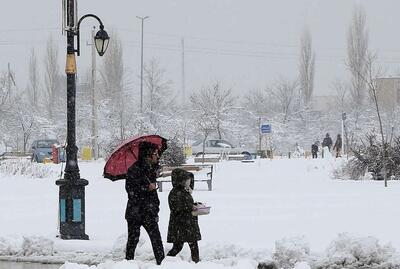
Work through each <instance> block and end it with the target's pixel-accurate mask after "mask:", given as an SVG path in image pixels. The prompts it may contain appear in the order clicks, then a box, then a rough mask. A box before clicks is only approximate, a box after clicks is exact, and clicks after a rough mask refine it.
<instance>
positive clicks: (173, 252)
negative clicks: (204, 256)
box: [167, 241, 200, 263]
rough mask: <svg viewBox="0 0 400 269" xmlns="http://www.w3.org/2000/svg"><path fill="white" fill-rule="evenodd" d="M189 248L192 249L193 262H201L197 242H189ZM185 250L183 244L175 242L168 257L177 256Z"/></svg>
mask: <svg viewBox="0 0 400 269" xmlns="http://www.w3.org/2000/svg"><path fill="white" fill-rule="evenodd" d="M188 244H189V248H190V253H191V256H192V261H194V262H195V263H197V262H199V261H200V255H199V245H198V244H197V241H196V242H188ZM182 248H183V242H175V243H174V244H173V245H172V249H171V250H170V251H169V252H168V254H167V256H174V257H175V256H176V255H177V254H178V253H179V252H181V250H182Z"/></svg>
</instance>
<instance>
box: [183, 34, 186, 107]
mask: <svg viewBox="0 0 400 269" xmlns="http://www.w3.org/2000/svg"><path fill="white" fill-rule="evenodd" d="M185 103H186V90H185V39H184V38H183V37H182V105H185Z"/></svg>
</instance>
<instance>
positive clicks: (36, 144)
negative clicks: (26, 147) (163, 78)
mask: <svg viewBox="0 0 400 269" xmlns="http://www.w3.org/2000/svg"><path fill="white" fill-rule="evenodd" d="M59 144H60V143H59V142H58V141H57V140H56V139H41V140H35V141H33V143H32V161H35V162H38V163H42V162H43V160H44V159H46V158H48V159H51V152H52V146H53V145H59ZM60 155H61V154H60ZM60 157H61V158H60ZM60 157H59V158H60V159H63V155H62V156H60Z"/></svg>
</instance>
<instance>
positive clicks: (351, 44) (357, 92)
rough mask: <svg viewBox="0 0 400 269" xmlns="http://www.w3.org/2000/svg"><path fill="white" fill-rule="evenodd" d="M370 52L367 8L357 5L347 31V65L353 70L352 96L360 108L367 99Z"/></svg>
mask: <svg viewBox="0 0 400 269" xmlns="http://www.w3.org/2000/svg"><path fill="white" fill-rule="evenodd" d="M367 53H368V29H367V26H366V15H365V10H364V8H363V7H362V6H356V7H355V8H354V11H353V17H352V23H351V25H350V27H349V30H348V33H347V65H348V67H349V69H350V72H351V76H352V79H351V83H352V88H351V92H350V93H351V97H352V99H353V102H354V104H355V105H356V106H357V107H358V108H360V106H361V105H362V104H363V102H364V99H365V92H366V87H365V80H364V79H363V77H365V76H366V71H367V70H366V68H367V66H366V65H367Z"/></svg>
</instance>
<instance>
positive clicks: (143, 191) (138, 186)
mask: <svg viewBox="0 0 400 269" xmlns="http://www.w3.org/2000/svg"><path fill="white" fill-rule="evenodd" d="M156 169H157V167H153V166H151V165H149V164H146V163H145V162H144V161H141V160H140V161H137V162H136V163H134V164H133V165H132V166H131V167H129V169H128V173H127V179H126V182H125V190H126V192H127V193H128V203H127V206H126V211H125V219H127V220H134V219H137V220H139V221H140V220H144V219H146V218H151V219H153V218H155V219H156V218H158V212H159V211H160V200H159V199H158V194H157V190H152V191H149V185H150V183H156V181H157V173H156Z"/></svg>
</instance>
